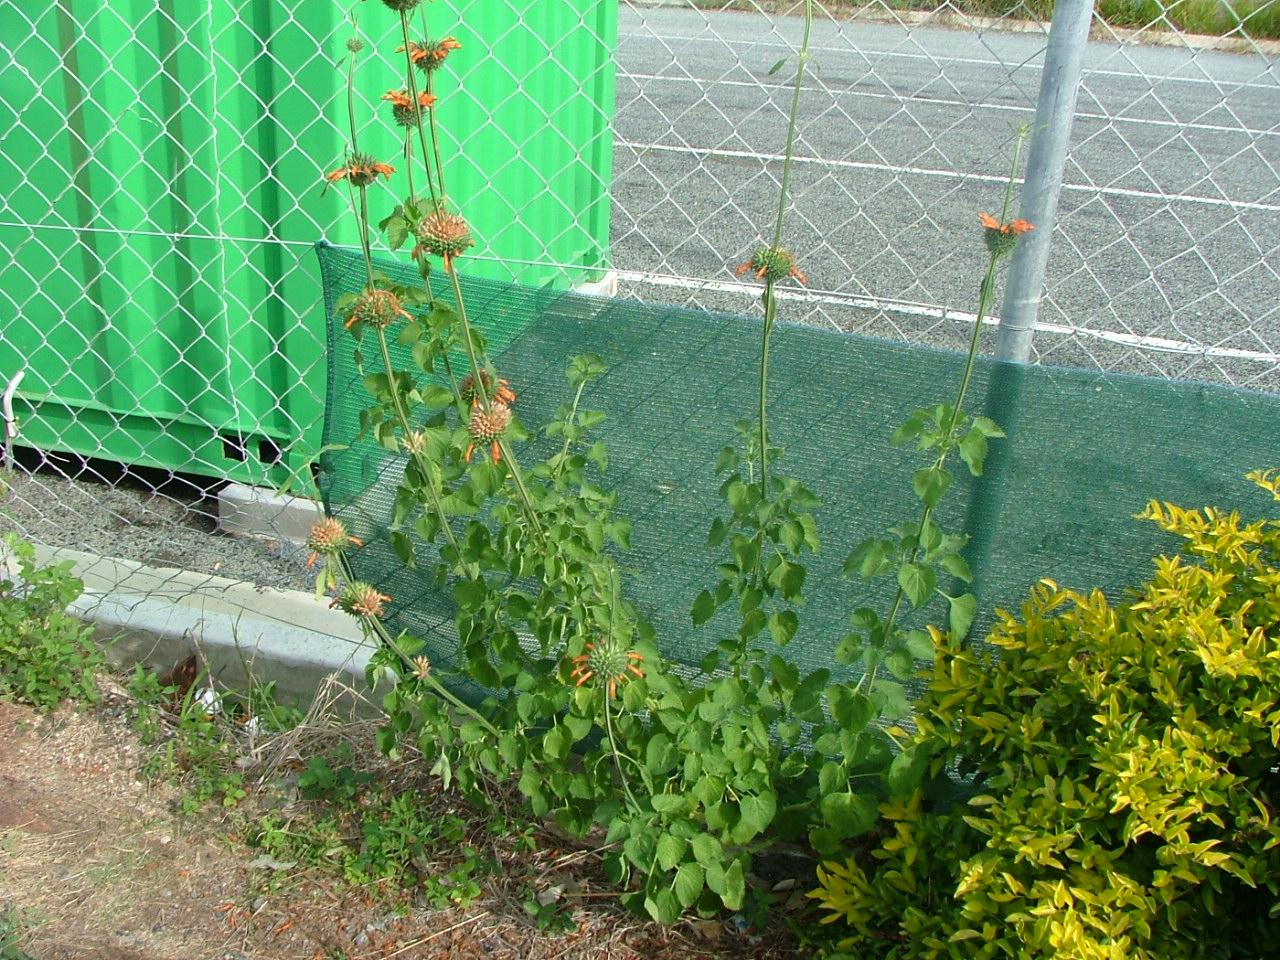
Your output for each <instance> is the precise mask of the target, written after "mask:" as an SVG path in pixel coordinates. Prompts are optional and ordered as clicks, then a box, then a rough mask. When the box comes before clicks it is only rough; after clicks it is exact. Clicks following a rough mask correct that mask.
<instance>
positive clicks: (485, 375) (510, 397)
mask: <svg viewBox="0 0 1280 960" xmlns="http://www.w3.org/2000/svg"><path fill="white" fill-rule="evenodd" d="M480 385H481V387H483V388H484V389H483V393H484V398H483V399H488V400H491V401H493V402H495V403H501V404H503V405H505V406H508V407H509V406H511V405H512V404H513V403H515V402H516V393H515V391H514V390H512V389H511V384H510V383H508V382H507V380H506V379H505V378H499V379H498V388H497V389H496V390H495V389H494V388H493V374H491V373H489V371H488V370H481V371H480ZM459 391H460V392H461V393H462V399H463V400H465V401H467V403H470V404H472V405H475V404H477V403H480V402H481V400H482V398H481V395H480V394H481V391H478V390H476V380H475V377H474V376H473V375H472V374H469V373H468V374H467V375H466V376H465V377H463V378H462V383H461V384H460V385H459Z"/></svg>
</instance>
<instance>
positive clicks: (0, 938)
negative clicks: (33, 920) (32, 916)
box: [0, 904, 34, 960]
mask: <svg viewBox="0 0 1280 960" xmlns="http://www.w3.org/2000/svg"><path fill="white" fill-rule="evenodd" d="M26 928H27V922H26V920H24V919H23V917H22V914H21V913H20V911H19V910H18V908H17V907H15V906H13V905H12V904H5V905H4V906H2V907H0V960H34V958H33V957H32V956H31V954H29V953H27V952H26V951H25V950H23V949H22V947H21V945H20V942H21V940H22V938H23V933H24V931H25V930H26Z"/></svg>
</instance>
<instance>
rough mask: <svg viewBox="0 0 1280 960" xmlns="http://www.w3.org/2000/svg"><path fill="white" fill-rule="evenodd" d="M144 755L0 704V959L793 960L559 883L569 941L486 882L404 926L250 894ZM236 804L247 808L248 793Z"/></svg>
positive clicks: (240, 872)
mask: <svg viewBox="0 0 1280 960" xmlns="http://www.w3.org/2000/svg"><path fill="white" fill-rule="evenodd" d="M149 749H150V748H147V747H144V746H143V745H142V744H141V743H140V742H139V741H138V739H137V737H136V735H135V734H134V731H133V729H132V727H131V726H130V725H129V724H128V722H127V719H126V718H125V716H124V711H122V710H121V709H119V708H118V707H117V708H116V709H114V710H113V709H112V708H111V707H110V704H109V703H108V705H106V706H105V707H99V708H95V709H89V708H85V709H84V710H83V711H79V712H78V711H76V710H74V709H72V708H69V707H64V708H62V709H61V710H59V711H58V712H56V713H54V714H51V715H49V716H44V717H42V716H40V715H38V714H36V713H35V712H33V711H32V710H30V709H28V708H26V707H23V706H17V705H13V704H8V703H0V956H3V957H5V958H8V957H10V956H18V957H21V956H23V954H22V953H15V954H10V953H8V952H5V947H6V944H5V933H6V929H5V927H6V924H7V925H8V928H9V935H10V936H11V937H12V936H13V932H12V931H13V930H15V929H16V930H18V931H19V935H18V939H17V946H20V947H21V949H22V950H25V951H26V954H27V955H29V956H30V957H31V958H34V960H69V958H93V960H294V958H297V960H375V958H379V960H391V958H400V960H414V958H417V960H424V958H432V960H442V958H453V957H468V958H469V957H484V958H511V960H516V958H521V960H524V958H528V960H573V958H601V960H651V958H652V960H674V958H677V957H678V958H680V960H702V958H705V960H726V958H729V957H733V958H735V960H746V958H758V960H765V958H784V957H795V956H798V955H799V954H797V953H796V952H795V951H794V949H793V948H789V947H785V946H781V945H779V944H778V943H777V942H774V943H771V942H769V940H770V939H771V938H763V939H762V938H760V937H755V936H749V935H740V934H737V933H735V932H733V931H731V929H730V928H729V926H728V925H727V924H726V923H721V922H719V921H697V920H692V921H687V922H685V923H684V924H682V925H680V926H677V927H675V928H672V929H664V928H661V927H658V926H656V925H653V924H648V923H643V922H641V921H638V920H636V919H635V918H634V917H631V916H630V915H629V914H627V913H626V912H625V911H623V910H621V909H620V908H619V907H618V906H617V905H616V903H615V902H614V899H613V896H612V894H611V893H609V892H608V889H607V886H606V885H604V884H603V883H596V884H595V885H594V886H593V884H592V880H591V878H590V877H589V876H584V877H583V878H581V880H580V881H574V885H575V889H576V890H577V891H579V892H578V893H577V894H576V895H577V896H579V897H580V898H581V900H580V902H581V903H582V905H583V906H582V908H581V909H574V911H573V915H572V920H573V926H574V927H575V928H576V929H574V930H572V931H570V932H568V933H564V934H560V935H552V934H548V933H542V932H540V931H539V930H538V929H537V928H536V927H535V926H534V925H533V923H532V922H531V921H530V920H529V919H528V917H527V915H526V914H525V912H524V911H523V910H522V908H521V906H520V903H519V902H518V901H513V900H512V899H511V898H509V897H504V896H503V891H502V883H501V878H498V879H497V881H496V882H495V883H493V884H490V885H489V886H487V887H486V889H485V892H484V894H483V895H482V896H481V898H480V899H479V900H477V901H476V902H474V903H472V904H471V905H470V907H468V908H466V909H462V908H451V909H448V910H432V909H429V908H425V907H418V908H410V909H408V912H407V913H404V915H398V913H397V912H396V911H388V910H387V907H386V904H385V903H383V904H381V905H379V904H378V903H377V902H375V901H374V900H373V899H371V898H369V897H367V896H363V895H362V894H361V893H360V891H359V889H358V888H352V887H350V886H347V885H345V884H343V883H341V882H340V881H338V880H336V879H335V878H333V877H320V876H312V875H309V874H307V873H305V872H303V873H300V874H298V875H297V876H290V878H289V882H288V883H286V884H275V887H276V889H275V890H273V891H272V892H271V893H270V894H269V895H264V893H263V890H264V884H263V882H262V880H263V877H262V871H263V869H268V870H269V869H271V867H270V866H268V867H265V868H264V867H263V865H262V864H261V863H260V862H258V861H255V852H254V851H253V850H252V849H249V848H247V847H246V846H245V845H244V844H243V843H241V842H239V840H238V838H237V837H236V836H234V834H233V832H232V831H233V827H232V826H231V821H230V820H229V819H227V818H224V817H222V816H221V815H220V812H219V811H218V810H216V809H211V810H208V811H207V812H205V813H202V814H200V815H198V816H194V817H192V816H183V815H182V814H180V813H179V812H178V810H179V807H178V801H179V800H180V797H181V795H180V793H179V791H178V789H177V788H175V787H172V786H168V785H165V784H156V783H148V782H144V781H143V779H142V778H141V777H140V768H141V765H142V763H143V762H144V760H145V759H146V756H147V753H148V750H149ZM246 803H247V804H249V805H250V807H249V808H248V809H249V810H250V812H251V811H252V806H251V805H252V804H253V803H254V797H252V796H251V797H250V799H249V800H248V801H246ZM244 809H245V808H244V807H242V810H241V812H244ZM527 856H529V857H532V858H539V857H540V858H543V859H544V860H545V861H546V862H545V865H544V864H541V863H535V864H534V866H535V868H537V869H539V870H541V869H544V868H545V869H546V870H547V871H548V872H549V873H550V872H552V871H554V870H556V869H558V868H559V867H560V865H561V864H563V863H565V862H569V861H575V862H583V861H584V857H583V854H582V853H581V852H577V853H573V852H571V853H569V854H568V855H566V854H565V853H564V852H563V851H559V850H555V849H550V850H548V849H545V848H539V849H538V850H536V851H534V852H533V853H530V854H528V855H527ZM260 859H261V858H259V861H260ZM281 888H283V889H281ZM593 891H598V892H593ZM9 949H10V950H13V949H14V946H13V941H12V940H11V941H10V945H9Z"/></svg>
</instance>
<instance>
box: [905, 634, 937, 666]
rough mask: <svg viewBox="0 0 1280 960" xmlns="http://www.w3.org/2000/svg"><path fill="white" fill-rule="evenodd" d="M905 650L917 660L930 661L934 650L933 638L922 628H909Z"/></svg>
mask: <svg viewBox="0 0 1280 960" xmlns="http://www.w3.org/2000/svg"><path fill="white" fill-rule="evenodd" d="M906 642H907V650H908V651H909V652H910V653H911V656H913V657H915V658H916V659H917V660H928V661H930V662H932V660H933V658H934V656H935V651H934V648H933V638H932V637H931V636H929V634H927V633H925V632H924V631H923V630H910V631H908V632H907V638H906Z"/></svg>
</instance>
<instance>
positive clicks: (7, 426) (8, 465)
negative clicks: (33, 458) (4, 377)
mask: <svg viewBox="0 0 1280 960" xmlns="http://www.w3.org/2000/svg"><path fill="white" fill-rule="evenodd" d="M26 375H27V371H25V370H19V371H18V372H17V373H15V374H14V375H13V377H12V378H11V379H10V380H9V385H8V386H7V387H5V388H4V396H3V397H0V409H2V410H3V411H4V468H5V469H6V470H12V469H13V441H14V440H16V439H17V437H18V419H17V418H16V417H15V416H14V415H13V395H14V394H15V393H17V391H18V384H20V383H21V382H22V378H23V377H25V376H26Z"/></svg>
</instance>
